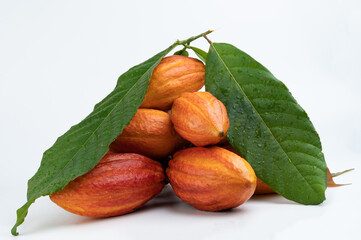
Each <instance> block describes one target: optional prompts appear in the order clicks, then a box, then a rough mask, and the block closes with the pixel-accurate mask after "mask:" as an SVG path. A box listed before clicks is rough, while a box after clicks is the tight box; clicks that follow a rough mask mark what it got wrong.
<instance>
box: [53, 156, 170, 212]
mask: <svg viewBox="0 0 361 240" xmlns="http://www.w3.org/2000/svg"><path fill="white" fill-rule="evenodd" d="M164 178H165V176H164V173H163V169H162V167H161V164H160V163H158V162H156V161H154V160H151V159H149V158H147V157H145V156H142V155H139V154H135V153H107V154H106V155H105V156H104V157H103V158H102V159H101V160H100V162H99V163H98V164H97V165H96V166H95V167H94V168H93V169H92V170H91V171H90V172H88V173H86V174H84V175H82V176H80V177H78V178H76V179H75V180H73V181H71V182H69V183H68V184H67V185H66V186H65V187H64V188H63V189H62V190H60V191H58V192H56V193H52V194H51V195H50V199H51V200H52V201H53V202H54V203H56V204H57V205H58V206H60V207H62V208H63V209H65V210H67V211H69V212H72V213H75V214H78V215H82V216H88V217H110V216H116V215H122V214H125V213H129V212H132V211H134V209H136V208H139V207H140V206H142V205H143V204H145V203H146V202H147V201H149V200H150V199H152V198H153V197H154V196H155V195H157V194H158V193H160V191H161V190H162V188H163V186H164Z"/></svg>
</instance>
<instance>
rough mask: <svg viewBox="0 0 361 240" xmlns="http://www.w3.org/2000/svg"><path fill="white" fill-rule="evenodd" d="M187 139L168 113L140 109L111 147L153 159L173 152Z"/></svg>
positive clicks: (114, 149)
mask: <svg viewBox="0 0 361 240" xmlns="http://www.w3.org/2000/svg"><path fill="white" fill-rule="evenodd" d="M185 142H186V141H185V140H184V139H182V138H181V137H180V136H179V135H178V133H177V132H176V131H175V130H174V128H173V124H172V122H171V120H170V116H169V114H168V113H166V112H163V111H160V110H155V109H138V111H137V113H136V114H135V115H134V117H133V118H132V120H131V121H130V123H129V125H128V126H126V127H125V128H124V129H123V132H122V134H121V135H119V136H118V137H117V138H116V139H115V141H114V142H113V143H111V144H110V146H109V148H110V150H111V151H113V152H119V153H139V154H141V155H144V156H147V157H149V158H152V159H161V158H164V157H166V156H168V155H170V154H173V153H174V152H175V151H176V150H177V148H178V147H180V146H182V145H183V144H184V143H185Z"/></svg>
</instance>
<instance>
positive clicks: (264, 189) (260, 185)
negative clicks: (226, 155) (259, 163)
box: [222, 144, 274, 194]
mask: <svg viewBox="0 0 361 240" xmlns="http://www.w3.org/2000/svg"><path fill="white" fill-rule="evenodd" d="M222 147H223V148H225V149H227V150H229V151H231V152H233V153H235V154H238V153H237V152H236V150H234V148H233V147H232V146H231V144H226V145H224V146H222ZM238 155H239V154H238ZM239 156H241V155H239ZM268 193H274V191H273V189H272V188H271V187H270V186H268V185H267V184H265V183H264V182H263V181H262V180H261V179H259V178H258V177H257V186H256V190H255V191H254V194H268Z"/></svg>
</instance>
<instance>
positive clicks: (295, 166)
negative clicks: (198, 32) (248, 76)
mask: <svg viewBox="0 0 361 240" xmlns="http://www.w3.org/2000/svg"><path fill="white" fill-rule="evenodd" d="M211 46H212V48H213V50H214V51H215V53H216V54H217V56H218V58H219V59H220V60H221V62H222V64H223V66H224V67H225V69H226V70H227V71H228V73H229V74H230V76H231V77H232V79H233V81H234V82H235V83H236V84H237V86H238V87H239V89H240V90H241V91H242V93H243V95H244V96H245V98H246V99H247V101H248V102H249V104H251V106H252V108H253V109H254V110H255V113H257V115H258V117H259V118H260V119H261V121H262V122H263V124H264V125H265V126H266V128H267V130H268V131H269V132H270V134H271V135H272V137H273V138H274V139H275V141H276V142H277V144H278V146H279V147H280V148H281V149H282V151H283V152H284V153H285V155H286V156H287V158H288V161H289V162H290V163H291V164H292V166H293V167H294V168H295V169H296V170H297V172H298V173H299V175H300V176H301V177H302V178H303V179H304V181H305V182H306V183H307V185H308V186H309V187H310V188H311V189H312V190H313V191H314V192H315V193H316V194H317V191H316V190H315V189H314V188H313V186H312V185H311V184H310V183H309V182H308V181H307V180H306V178H305V177H304V176H303V175H302V174H301V172H300V171H299V170H298V168H297V167H296V165H295V164H294V163H293V162H292V160H291V159H290V157H289V156H288V154H287V152H286V151H285V150H284V149H283V147H282V146H281V144H280V143H279V142H278V141H277V139H276V137H275V136H274V134H273V132H272V131H271V129H270V128H269V127H268V126H267V124H266V123H265V121H264V120H263V118H262V116H261V115H260V114H259V113H258V111H257V109H256V108H255V107H254V106H253V104H252V102H251V101H250V100H249V98H248V96H247V95H246V94H245V92H244V91H243V89H242V87H241V86H240V85H239V84H238V82H237V81H236V79H235V77H234V76H233V74H232V72H231V71H230V70H229V68H228V67H227V65H226V64H225V62H224V61H223V59H222V57H221V56H220V54H219V53H218V51H217V50H216V48H215V47H214V44H213V43H212V44H211ZM261 71H263V70H262V69H261ZM317 195H318V194H317Z"/></svg>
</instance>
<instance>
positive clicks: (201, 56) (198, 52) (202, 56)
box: [190, 47, 207, 62]
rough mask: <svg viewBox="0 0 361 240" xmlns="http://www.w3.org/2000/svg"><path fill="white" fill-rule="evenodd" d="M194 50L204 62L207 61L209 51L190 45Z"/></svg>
mask: <svg viewBox="0 0 361 240" xmlns="http://www.w3.org/2000/svg"><path fill="white" fill-rule="evenodd" d="M190 48H191V49H192V50H193V52H194V53H195V54H196V55H197V56H198V57H199V59H200V60H202V61H203V62H206V59H207V53H206V52H205V51H203V50H202V49H199V48H196V47H190Z"/></svg>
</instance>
